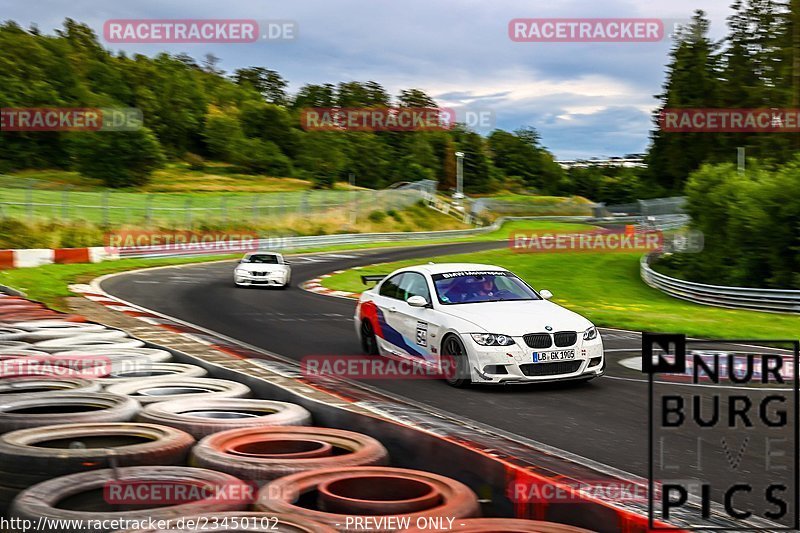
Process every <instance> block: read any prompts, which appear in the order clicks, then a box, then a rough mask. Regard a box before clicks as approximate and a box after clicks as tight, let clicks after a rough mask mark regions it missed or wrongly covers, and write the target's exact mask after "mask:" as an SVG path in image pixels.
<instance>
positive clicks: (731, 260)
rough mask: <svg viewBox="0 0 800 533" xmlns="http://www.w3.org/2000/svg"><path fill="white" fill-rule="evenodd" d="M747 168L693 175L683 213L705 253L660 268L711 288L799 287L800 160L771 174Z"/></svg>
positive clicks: (716, 168)
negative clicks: (697, 233) (701, 240)
mask: <svg viewBox="0 0 800 533" xmlns="http://www.w3.org/2000/svg"><path fill="white" fill-rule="evenodd" d="M748 165H749V167H750V168H748V170H747V172H746V173H744V174H740V173H739V172H738V171H737V169H736V168H735V167H734V165H732V164H723V165H704V166H702V167H701V168H700V169H699V170H697V171H696V172H694V173H692V175H691V176H690V177H689V180H688V182H687V184H686V194H687V207H686V209H687V212H688V213H689V215H690V216H691V217H692V226H693V227H694V228H695V229H697V230H700V231H701V232H702V233H703V234H704V242H705V249H704V250H703V252H702V253H699V254H686V255H684V256H681V257H675V256H673V257H672V258H669V259H668V260H665V261H664V263H663V264H662V265H661V268H664V269H665V270H668V271H670V272H680V273H681V276H679V277H683V278H685V279H689V280H691V281H698V282H701V283H710V284H715V285H737V286H752V287H764V288H778V289H793V288H799V287H800V232H798V221H799V220H800V156H798V158H796V159H795V160H794V161H792V162H790V163H788V164H786V165H785V166H783V167H781V168H778V169H776V170H773V169H766V168H763V167H761V166H760V164H759V163H758V162H757V161H753V162H748Z"/></svg>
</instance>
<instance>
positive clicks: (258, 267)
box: [238, 263, 288, 272]
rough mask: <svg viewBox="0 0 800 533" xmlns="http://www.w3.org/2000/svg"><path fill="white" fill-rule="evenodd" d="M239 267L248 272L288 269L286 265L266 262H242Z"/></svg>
mask: <svg viewBox="0 0 800 533" xmlns="http://www.w3.org/2000/svg"><path fill="white" fill-rule="evenodd" d="M238 268H243V269H245V270H247V271H248V272H280V271H282V270H287V268H288V267H287V266H286V265H269V264H265V263H240V264H239V266H238Z"/></svg>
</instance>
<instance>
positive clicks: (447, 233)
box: [119, 216, 592, 257]
mask: <svg viewBox="0 0 800 533" xmlns="http://www.w3.org/2000/svg"><path fill="white" fill-rule="evenodd" d="M525 219H537V220H560V221H571V222H586V221H591V220H592V219H590V218H589V217H571V216H551V217H505V218H499V219H497V220H496V221H495V222H494V223H493V224H491V225H489V226H483V227H481V228H470V229H455V230H440V231H413V232H409V231H406V232H393V233H345V234H336V235H308V236H300V237H295V236H288V237H272V238H268V239H259V240H255V241H252V248H254V249H260V250H267V249H269V250H273V251H289V250H297V249H303V248H316V247H320V246H335V245H344V244H363V243H371V242H405V241H420V240H432V239H444V238H448V237H450V238H457V237H470V236H473V235H480V234H482V233H488V232H491V231H495V230H497V229H499V228H500V226H502V225H503V223H504V222H506V221H509V220H525ZM238 251H239V250H238V249H237V250H231V251H226V250H225V249H218V250H208V249H202V248H198V251H197V254H196V255H215V254H216V255H219V254H228V253H235V252H238ZM174 255H188V254H187V251H186V250H185V249H181V250H176V247H175V246H170V245H164V246H145V247H143V248H141V249H137V248H123V249H121V250H120V253H119V256H120V257H169V256H174Z"/></svg>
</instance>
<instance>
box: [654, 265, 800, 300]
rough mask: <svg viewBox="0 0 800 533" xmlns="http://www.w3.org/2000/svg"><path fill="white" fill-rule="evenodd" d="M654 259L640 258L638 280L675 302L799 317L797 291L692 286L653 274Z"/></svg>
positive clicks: (697, 284) (699, 284) (664, 275)
mask: <svg viewBox="0 0 800 533" xmlns="http://www.w3.org/2000/svg"><path fill="white" fill-rule="evenodd" d="M657 258H658V255H657V254H649V255H646V256H644V257H642V260H641V261H640V263H639V271H640V274H641V277H642V280H643V281H644V282H645V283H647V284H648V285H650V286H651V287H653V288H654V289H658V290H660V291H661V292H664V293H666V294H669V295H670V296H674V297H675V298H680V299H682V300H688V301H690V302H695V303H699V304H704V305H713V306H716V307H730V308H735V309H749V310H753V311H770V312H776V313H800V290H783V289H757V288H747V287H726V286H723V285H706V284H704V283H694V282H692V281H686V280H682V279H678V278H673V277H670V276H667V275H666V274H662V273H660V272H656V271H655V270H653V268H652V267H651V264H652V263H653V261H655V260H656V259H657Z"/></svg>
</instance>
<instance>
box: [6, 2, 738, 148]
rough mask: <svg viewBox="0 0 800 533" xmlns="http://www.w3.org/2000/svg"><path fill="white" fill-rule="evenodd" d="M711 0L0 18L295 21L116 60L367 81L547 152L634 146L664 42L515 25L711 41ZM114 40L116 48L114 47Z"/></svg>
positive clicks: (58, 5) (45, 24)
mask: <svg viewBox="0 0 800 533" xmlns="http://www.w3.org/2000/svg"><path fill="white" fill-rule="evenodd" d="M723 4H725V3H724V2H719V1H718V0H672V1H671V2H669V3H662V4H660V5H659V4H654V3H642V2H636V1H634V0H595V1H592V2H590V1H588V0H560V1H558V2H554V1H552V0H504V1H503V2H486V1H485V0H438V1H436V2H431V1H430V0H403V1H402V2H398V1H396V0H370V1H369V2H364V1H363V0H336V1H335V2H332V1H330V0H303V1H289V0H282V1H277V0H226V1H225V2H218V1H212V0H171V1H170V2H163V1H162V0H129V1H128V2H125V3H120V2H113V3H112V2H108V1H107V0H69V1H67V0H39V1H37V2H36V3H35V4H25V3H22V2H10V1H9V0H0V13H2V17H3V18H6V19H12V20H16V21H18V22H19V23H20V24H22V25H23V26H27V25H28V24H30V23H32V22H35V23H37V24H38V25H39V27H40V28H41V30H42V31H46V32H49V31H52V29H54V28H56V27H59V26H60V25H61V22H62V21H63V19H64V18H66V17H71V18H73V19H76V20H79V21H82V22H86V23H87V24H89V25H90V26H91V27H93V28H94V29H95V30H96V31H97V32H98V33H100V32H101V31H102V26H103V22H104V21H105V20H107V19H110V18H117V19H119V18H171V19H175V18H194V19H199V18H248V19H256V20H262V21H263V20H269V19H290V20H295V21H297V23H298V25H299V28H300V31H299V38H298V39H297V40H296V41H294V42H289V43H264V42H260V43H254V44H236V45H232V44H227V45H226V44H193V45H174V44H170V45H126V46H124V47H120V48H122V49H124V50H126V51H127V52H137V53H145V54H149V55H152V54H155V53H158V52H161V51H168V52H172V53H178V52H186V53H188V54H190V55H192V56H194V57H196V58H202V57H203V55H204V54H206V53H213V54H214V55H216V56H218V57H220V58H221V67H222V68H223V69H225V70H227V71H228V72H231V71H233V70H235V69H236V68H241V67H245V66H253V65H261V66H266V67H268V68H272V69H275V70H278V71H279V72H280V73H281V74H282V75H283V76H284V77H285V78H286V79H288V80H289V82H290V89H292V90H297V89H298V88H299V87H300V86H301V85H303V84H305V83H325V82H331V83H336V82H339V81H348V80H361V81H366V80H374V81H377V82H379V83H381V84H382V85H384V86H385V87H386V88H387V90H389V91H390V93H392V94H397V93H398V92H399V91H400V90H402V89H406V88H411V87H416V88H420V89H423V90H424V91H426V92H427V93H429V94H430V95H432V96H434V97H435V98H436V99H437V101H439V102H440V103H441V104H442V105H449V106H454V107H469V108H478V109H486V108H488V109H491V110H492V111H493V112H494V114H495V116H496V121H497V125H498V126H499V127H502V128H504V129H516V128H518V127H521V126H526V125H530V126H534V127H536V128H537V129H539V130H540V132H541V134H542V138H543V142H544V143H545V144H546V145H548V146H549V147H550V148H551V149H553V150H554V151H555V153H556V155H557V156H558V157H564V158H566V157H575V156H580V157H591V156H600V155H617V154H624V153H627V152H638V151H642V150H643V149H644V148H645V147H646V145H647V141H648V132H649V130H650V128H651V124H650V111H651V110H652V109H653V107H654V106H655V105H656V100H655V99H654V98H653V95H654V94H657V93H658V92H659V91H660V88H661V84H662V83H663V81H664V79H663V78H664V65H665V64H666V63H667V61H668V52H669V46H670V43H669V42H659V43H638V44H637V43H564V44H559V43H515V42H512V41H511V40H510V39H509V37H508V33H507V31H508V22H509V21H510V20H511V19H513V18H526V17H530V18H544V17H564V18H578V17H584V18H591V17H596V18H610V17H621V18H633V17H642V18H664V19H686V18H688V17H690V16H691V15H692V12H693V11H694V10H695V9H697V8H703V9H706V10H707V11H708V12H709V17H710V18H711V20H712V34H713V35H714V36H715V37H720V36H721V35H722V33H723V32H724V20H725V17H726V16H727V15H728V8H727V7H726V6H725V5H723ZM117 46H119V45H115V48H116V47H117Z"/></svg>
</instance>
